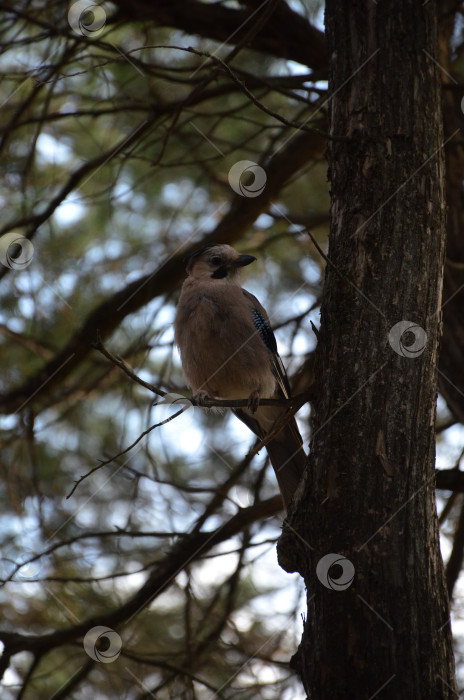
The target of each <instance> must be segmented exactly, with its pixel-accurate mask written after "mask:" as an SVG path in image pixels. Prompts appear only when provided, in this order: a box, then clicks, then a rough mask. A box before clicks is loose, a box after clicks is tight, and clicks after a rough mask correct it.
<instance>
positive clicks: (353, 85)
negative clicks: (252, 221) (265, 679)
mask: <svg viewBox="0 0 464 700" xmlns="http://www.w3.org/2000/svg"><path fill="white" fill-rule="evenodd" d="M436 12H437V8H436V5H435V2H433V0H432V2H425V3H422V2H418V1H417V0H414V1H413V0H394V2H393V3H381V2H379V3H376V2H375V0H352V1H351V2H339V0H328V1H327V7H326V25H327V38H328V47H329V52H328V53H329V60H330V87H331V95H332V98H331V100H330V106H329V108H330V124H331V127H330V128H331V132H330V133H331V135H332V137H333V140H331V141H330V144H329V149H328V160H329V176H330V181H331V229H330V238H329V258H330V260H331V264H328V266H327V271H326V280H325V287H324V294H323V302H322V308H321V328H320V338H319V345H318V349H317V357H316V363H317V364H316V377H317V378H318V379H317V380H316V381H317V385H316V400H315V402H314V409H315V411H314V418H313V434H312V443H311V455H310V466H309V470H308V474H307V477H306V479H305V481H304V485H303V486H302V487H300V490H299V494H298V496H297V499H296V501H297V502H296V504H295V507H294V509H293V510H292V511H291V512H290V513H289V518H288V523H287V526H286V528H285V529H284V533H283V536H282V538H281V540H280V543H279V560H280V562H281V565H282V566H283V567H284V568H285V569H286V570H287V571H295V570H296V571H299V572H300V573H301V575H302V576H303V577H304V579H305V582H306V586H307V590H308V596H307V603H308V616H307V620H306V622H305V626H304V633H303V638H302V642H301V645H300V647H299V650H298V653H297V655H296V657H295V658H294V663H295V665H296V667H297V669H298V670H299V673H300V675H301V677H302V681H303V684H304V687H305V689H306V691H307V693H308V696H309V697H310V698H311V700H323V699H324V700H325V699H327V700H349V699H351V698H353V699H356V700H370V699H371V698H374V697H377V696H378V697H379V698H382V699H383V700H385V699H386V698H395V700H398V699H402V698H404V699H405V700H406V699H407V700H415V699H417V700H426V699H428V698H430V700H432V699H433V700H437V698H450V699H451V698H453V699H455V698H456V697H457V693H456V686H455V680H454V663H453V655H452V646H451V631H450V625H449V608H448V599H447V593H446V586H445V579H444V573H443V565H442V560H441V556H440V550H439V542H438V528H437V518H436V508H435V495H434V486H435V482H434V458H435V435H434V420H435V401H436V386H437V354H438V343H439V337H440V330H441V288H442V271H443V256H444V243H445V206H444V194H443V136H442V126H441V108H440V96H439V84H440V83H439V76H438V71H439V68H438V67H437V65H436V63H435V62H434V58H435V57H436V53H437V37H436V35H437V17H436ZM401 322H404V323H401ZM398 324H399V325H398ZM408 328H409V330H408ZM329 555H333V556H332V557H330V556H329ZM353 575H354V578H353Z"/></svg>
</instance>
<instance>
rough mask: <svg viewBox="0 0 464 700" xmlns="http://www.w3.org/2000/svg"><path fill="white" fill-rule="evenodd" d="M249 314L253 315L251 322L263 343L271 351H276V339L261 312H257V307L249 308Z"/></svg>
mask: <svg viewBox="0 0 464 700" xmlns="http://www.w3.org/2000/svg"><path fill="white" fill-rule="evenodd" d="M250 310H251V315H252V316H253V323H254V324H255V328H256V330H257V331H258V333H259V335H260V338H261V340H262V341H263V343H264V345H265V346H266V347H267V348H268V350H270V351H271V352H273V353H277V341H276V339H275V335H274V333H273V332H272V328H271V327H270V326H269V324H268V323H267V322H266V319H265V318H264V316H263V315H262V314H260V313H259V311H258V310H257V309H250Z"/></svg>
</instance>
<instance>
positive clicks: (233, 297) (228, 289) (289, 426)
mask: <svg viewBox="0 0 464 700" xmlns="http://www.w3.org/2000/svg"><path fill="white" fill-rule="evenodd" d="M254 260H256V258H255V257H253V256H252V255H240V254H239V253H238V252H237V251H236V250H234V248H232V247H231V246H229V245H209V246H206V247H204V248H202V249H201V250H199V251H197V252H196V253H194V254H193V255H192V256H191V257H190V258H189V261H188V264H187V278H186V279H185V281H184V284H183V285H182V291H181V294H180V299H179V303H178V306H177V312H176V319H175V324H174V328H175V342H176V344H177V346H178V347H179V351H180V356H181V361H182V369H183V373H184V377H185V380H186V382H187V384H188V385H189V386H190V388H191V389H192V393H193V396H194V398H206V397H207V398H219V399H248V405H247V408H240V409H233V412H234V413H235V415H236V416H237V417H238V418H240V420H241V421H243V422H244V423H245V425H246V426H247V427H248V428H250V430H252V431H253V433H255V435H257V436H258V437H259V438H260V439H264V438H265V437H266V436H267V435H268V434H269V433H270V432H271V431H272V430H273V429H274V427H275V426H276V423H279V422H280V421H281V420H282V418H283V416H284V414H285V410H286V409H285V407H284V406H260V405H259V399H260V398H287V399H288V398H290V386H289V382H288V379H287V375H286V372H285V369H284V366H283V364H282V360H281V359H280V357H279V354H278V352H277V343H276V339H275V336H274V333H273V332H272V329H271V326H270V322H269V317H268V315H267V313H266V311H265V310H264V308H263V307H262V306H261V304H260V303H259V301H258V300H257V298H256V297H255V296H253V294H250V292H247V291H246V290H245V289H242V287H241V286H240V269H241V268H242V267H244V266H245V265H249V264H250V263H252V262H253V261H254ZM302 443H303V441H302V438H301V435H300V433H299V431H298V427H297V424H296V421H295V418H293V417H292V418H291V419H290V420H289V421H288V422H287V423H285V425H284V426H283V427H282V428H281V429H280V430H279V432H277V433H276V435H275V436H274V437H273V438H272V439H271V440H270V441H269V442H268V443H267V445H266V449H267V452H268V454H269V457H270V460H271V464H272V466H273V468H274V471H275V474H276V477H277V481H278V484H279V487H280V491H281V494H282V498H283V502H284V506H285V508H286V509H288V506H289V504H290V501H291V499H292V496H293V494H294V492H295V489H296V487H297V486H298V483H299V481H300V479H301V477H302V475H303V471H304V468H305V464H306V455H305V453H304V451H303V447H302Z"/></svg>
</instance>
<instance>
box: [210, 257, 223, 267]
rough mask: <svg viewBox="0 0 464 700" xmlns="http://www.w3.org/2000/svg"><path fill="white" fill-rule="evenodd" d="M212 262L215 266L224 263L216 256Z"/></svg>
mask: <svg viewBox="0 0 464 700" xmlns="http://www.w3.org/2000/svg"><path fill="white" fill-rule="evenodd" d="M211 262H212V263H213V265H220V264H221V262H222V261H221V258H220V257H219V255H215V256H214V258H211Z"/></svg>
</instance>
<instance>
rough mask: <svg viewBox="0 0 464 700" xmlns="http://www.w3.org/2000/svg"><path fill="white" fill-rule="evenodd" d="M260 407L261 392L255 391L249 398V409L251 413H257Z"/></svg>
mask: <svg viewBox="0 0 464 700" xmlns="http://www.w3.org/2000/svg"><path fill="white" fill-rule="evenodd" d="M258 406H259V391H257V390H256V389H255V390H254V391H252V392H251V394H250V395H249V397H248V404H247V407H248V410H249V411H250V412H251V413H256V411H257V409H258Z"/></svg>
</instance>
